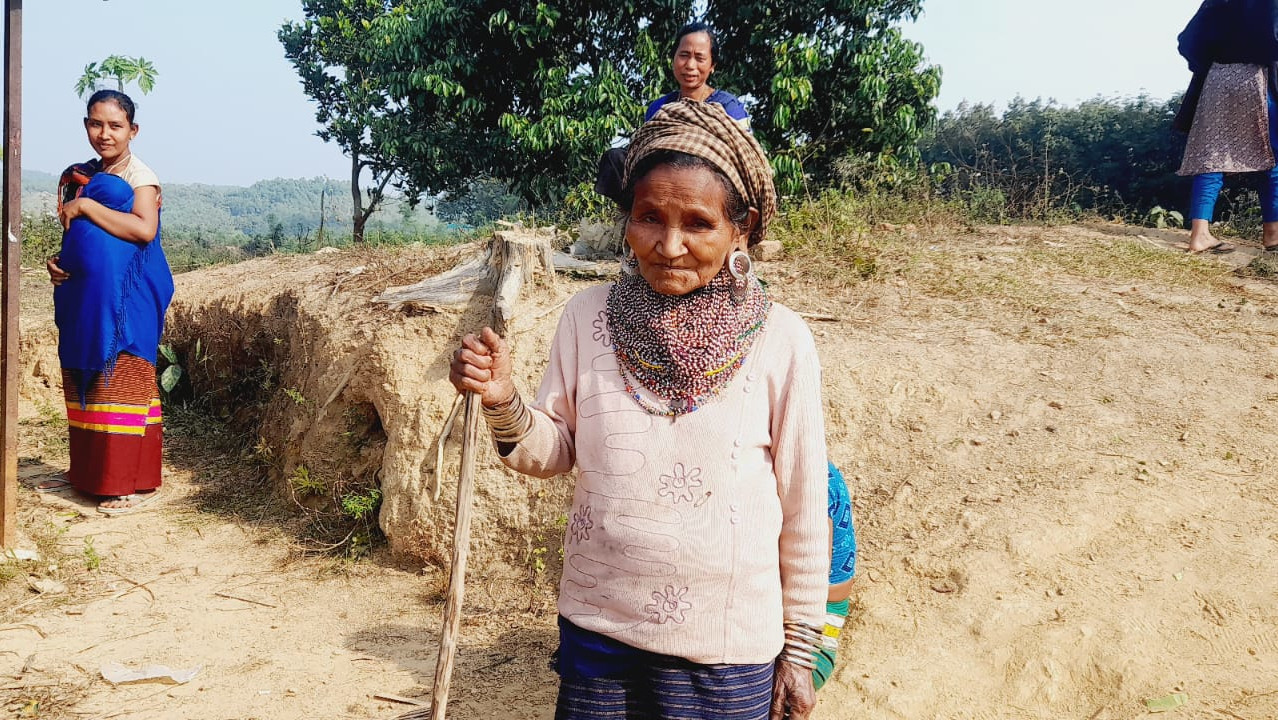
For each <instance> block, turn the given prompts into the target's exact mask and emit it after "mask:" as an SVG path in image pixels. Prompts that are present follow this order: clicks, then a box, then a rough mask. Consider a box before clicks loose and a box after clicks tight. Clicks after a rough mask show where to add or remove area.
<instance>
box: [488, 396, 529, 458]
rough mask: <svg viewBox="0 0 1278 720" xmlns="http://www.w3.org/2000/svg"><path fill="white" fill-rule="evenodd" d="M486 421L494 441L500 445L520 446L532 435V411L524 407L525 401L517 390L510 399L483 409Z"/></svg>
mask: <svg viewBox="0 0 1278 720" xmlns="http://www.w3.org/2000/svg"><path fill="white" fill-rule="evenodd" d="M483 413H484V420H485V421H487V422H488V429H489V431H491V432H492V435H493V439H494V440H496V441H497V442H500V443H508V444H511V445H518V444H519V443H520V442H521V441H522V440H523V439H524V438H526V437H528V436H529V435H530V434H531V433H532V429H533V417H532V411H531V410H529V409H528V407H527V406H526V405H524V400H523V398H521V397H520V396H519V391H518V390H516V391H515V394H514V395H511V396H510V399H509V400H507V401H505V402H503V403H499V404H497V405H494V406H492V407H485V408H484V409H483Z"/></svg>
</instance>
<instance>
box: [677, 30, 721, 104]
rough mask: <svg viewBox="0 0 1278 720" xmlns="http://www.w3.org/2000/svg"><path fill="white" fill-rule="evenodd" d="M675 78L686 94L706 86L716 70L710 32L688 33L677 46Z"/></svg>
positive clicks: (681, 90)
mask: <svg viewBox="0 0 1278 720" xmlns="http://www.w3.org/2000/svg"><path fill="white" fill-rule="evenodd" d="M672 68H673V69H674V76H675V80H676V81H678V83H679V90H680V92H682V93H683V94H684V95H689V94H692V93H693V92H695V91H697V90H700V89H701V88H703V87H705V84H706V81H707V80H709V78H710V73H712V72H714V60H712V59H711V56H710V34H709V33H704V32H695V33H688V34H687V35H684V36H683V39H682V40H680V41H679V47H677V48H675V55H674V62H673V63H672Z"/></svg>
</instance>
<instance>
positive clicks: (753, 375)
mask: <svg viewBox="0 0 1278 720" xmlns="http://www.w3.org/2000/svg"><path fill="white" fill-rule="evenodd" d="M757 379H759V376H758V375H755V374H754V373H750V374H749V375H746V380H749V381H750V382H754V381H755V380H757Z"/></svg>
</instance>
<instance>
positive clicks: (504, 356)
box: [448, 327, 515, 407]
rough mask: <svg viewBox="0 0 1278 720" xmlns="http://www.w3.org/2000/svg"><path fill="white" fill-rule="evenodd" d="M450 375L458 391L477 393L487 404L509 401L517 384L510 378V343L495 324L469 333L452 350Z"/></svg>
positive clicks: (481, 400) (489, 405) (486, 405)
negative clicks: (499, 333) (496, 330)
mask: <svg viewBox="0 0 1278 720" xmlns="http://www.w3.org/2000/svg"><path fill="white" fill-rule="evenodd" d="M448 379H449V380H450V381H451V382H452V383H453V387H455V388H457V391H458V392H463V393H464V392H473V393H477V394H478V395H479V396H480V402H482V403H483V405H484V407H494V406H497V405H502V404H504V403H506V402H508V401H509V400H510V399H511V398H512V397H513V396H514V395H515V384H514V382H512V381H511V379H510V346H509V345H507V344H506V341H505V340H502V339H501V336H500V335H498V334H497V333H496V332H494V331H493V329H492V328H488V327H486V328H484V329H483V330H481V331H480V332H479V335H473V334H471V335H467V336H466V337H464V338H462V346H461V347H460V348H458V349H457V351H456V352H454V353H453V359H452V362H451V363H450V364H449V366H448Z"/></svg>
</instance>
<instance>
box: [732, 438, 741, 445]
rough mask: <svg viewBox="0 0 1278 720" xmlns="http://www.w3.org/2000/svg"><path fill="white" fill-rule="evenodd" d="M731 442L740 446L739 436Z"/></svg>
mask: <svg viewBox="0 0 1278 720" xmlns="http://www.w3.org/2000/svg"><path fill="white" fill-rule="evenodd" d="M732 444H733V445H735V446H736V447H741V438H737V439H736V440H733V441H732Z"/></svg>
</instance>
